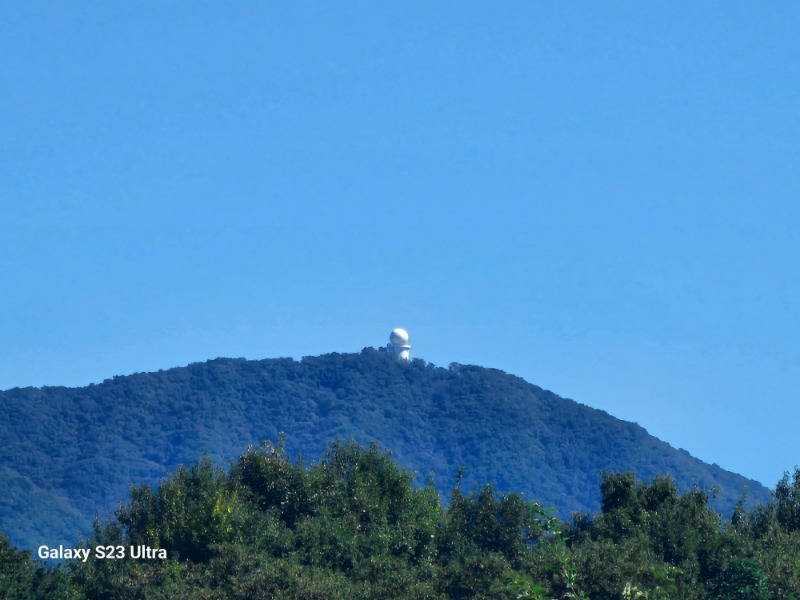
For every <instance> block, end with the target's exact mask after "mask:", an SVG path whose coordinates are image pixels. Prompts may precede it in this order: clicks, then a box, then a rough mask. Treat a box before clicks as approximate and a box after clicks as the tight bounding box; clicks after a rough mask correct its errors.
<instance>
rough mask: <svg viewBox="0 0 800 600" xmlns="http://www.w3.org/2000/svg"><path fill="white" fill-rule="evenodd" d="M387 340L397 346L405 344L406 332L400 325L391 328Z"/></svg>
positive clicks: (406, 339) (406, 341)
mask: <svg viewBox="0 0 800 600" xmlns="http://www.w3.org/2000/svg"><path fill="white" fill-rule="evenodd" d="M389 341H390V342H391V343H392V344H396V345H398V346H405V345H406V344H408V332H407V331H406V330H405V329H401V328H400V327H398V328H396V329H392V333H391V334H390V335H389Z"/></svg>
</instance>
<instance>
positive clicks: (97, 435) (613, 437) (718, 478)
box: [0, 348, 769, 548]
mask: <svg viewBox="0 0 800 600" xmlns="http://www.w3.org/2000/svg"><path fill="white" fill-rule="evenodd" d="M0 404H2V406H3V411H2V414H0V439H2V440H4V442H3V444H2V445H0V481H2V484H3V488H4V489H5V490H6V497H5V498H4V499H3V500H2V501H0V531H3V532H5V533H7V534H8V536H9V538H10V539H11V541H12V542H13V543H15V544H17V545H19V546H22V547H28V548H35V547H37V546H38V545H40V544H47V545H49V546H57V545H58V544H59V543H65V544H69V543H71V542H73V541H74V540H75V539H76V538H77V536H78V534H79V533H82V534H85V532H86V531H87V530H88V528H89V525H90V521H91V519H92V518H93V517H94V516H95V515H96V514H99V515H101V516H104V515H106V514H108V513H109V512H110V511H113V510H114V509H115V508H117V507H118V506H119V504H120V503H121V502H123V501H126V500H127V498H128V489H129V486H130V485H132V484H141V483H146V482H157V481H158V480H159V479H161V478H162V477H164V476H166V475H167V474H168V473H169V472H171V471H173V470H174V469H175V468H176V467H177V466H179V465H181V464H193V463H194V462H196V460H197V459H198V457H199V456H201V455H203V454H207V455H208V456H209V457H210V458H211V460H212V461H214V462H216V463H218V464H226V463H227V462H228V461H230V460H232V459H235V458H236V457H237V456H238V455H240V454H241V453H242V452H243V451H244V450H245V449H246V448H247V447H248V445H252V444H258V443H259V442H261V441H263V440H266V439H271V440H273V441H276V440H277V439H278V438H279V437H280V436H281V432H284V433H285V439H286V450H287V452H288V453H289V454H290V455H297V454H300V455H303V456H311V457H317V456H320V455H322V454H323V452H324V448H325V446H326V444H328V443H330V442H332V441H333V440H336V439H340V438H345V437H353V438H355V439H356V440H357V441H360V442H371V441H377V442H378V443H379V444H380V445H381V446H383V447H385V448H387V449H389V450H391V451H392V452H393V453H394V456H395V457H396V459H397V461H398V462H399V464H400V465H401V466H403V467H405V468H408V469H410V470H412V471H414V472H416V473H417V475H418V480H420V481H424V480H425V479H426V478H427V477H428V476H429V474H431V473H432V474H433V476H434V477H435V480H436V486H437V488H438V489H443V490H449V489H451V487H452V486H453V485H454V483H455V481H456V477H457V476H458V472H459V469H460V467H464V471H463V479H462V488H463V487H464V486H470V487H471V486H472V485H482V484H484V483H487V482H491V483H493V484H494V486H495V489H496V490H497V491H499V492H504V491H508V492H512V491H513V492H521V493H523V494H524V495H525V496H526V497H527V498H528V499H530V500H536V501H538V502H541V503H542V504H543V505H545V506H551V507H554V508H555V509H556V511H557V512H558V514H559V515H561V516H563V517H569V515H570V513H572V512H584V513H585V512H595V511H597V510H598V508H599V491H598V484H599V481H600V474H601V472H602V471H632V472H634V473H636V475H637V477H638V478H640V479H641V480H650V479H651V478H653V477H654V476H655V475H658V474H665V473H666V474H670V475H671V476H672V477H674V479H675V480H676V482H677V484H678V486H679V487H680V488H682V489H690V488H692V487H693V486H695V485H697V486H699V487H701V488H704V489H711V488H717V489H718V495H717V499H716V504H715V506H716V507H717V508H718V509H719V510H720V511H722V512H724V513H726V514H727V513H730V511H731V510H732V509H733V507H734V505H735V503H736V502H737V501H738V500H739V498H740V496H741V494H742V491H743V489H744V488H747V489H748V497H749V499H750V501H751V502H752V501H757V502H766V501H767V500H768V499H769V490H767V489H766V488H765V487H764V486H762V485H761V484H760V483H758V482H756V481H752V480H747V479H745V478H744V477H741V476H739V475H736V474H734V473H731V472H729V471H725V470H724V469H722V468H721V467H719V466H717V465H708V464H706V463H704V462H702V461H700V460H698V459H696V458H693V457H692V456H690V455H689V454H688V453H687V452H686V451H684V450H676V449H674V448H672V447H671V446H669V445H668V444H666V443H665V442H662V441H660V440H658V439H656V438H654V437H652V436H650V435H649V434H648V433H647V431H645V430H644V429H643V428H642V427H639V426H638V425H636V424H633V423H629V422H625V421H620V420H619V419H615V418H614V417H612V416H610V415H608V414H607V413H605V412H603V411H600V410H596V409H592V408H590V407H588V406H584V405H581V404H578V403H577V402H574V401H572V400H568V399H564V398H561V397H559V396H557V395H555V394H553V393H552V392H549V391H545V390H543V389H541V388H539V387H536V386H535V385H532V384H530V383H527V382H525V381H524V380H522V379H520V378H518V377H515V376H512V375H509V374H506V373H504V372H502V371H499V370H496V369H487V368H482V367H477V366H467V365H457V364H454V365H451V366H450V367H449V368H441V367H436V366H434V365H431V364H429V363H426V362H425V361H422V360H419V359H415V360H413V361H411V362H408V363H406V362H402V361H398V360H396V359H395V358H394V357H392V356H390V355H388V354H386V353H384V352H380V351H376V350H374V349H372V348H366V349H364V350H363V351H362V352H361V353H360V354H337V353H334V354H327V355H323V356H318V357H305V358H303V360H302V361H295V360H292V359H288V358H280V359H269V360H258V361H248V360H245V359H226V358H219V359H216V360H211V361H208V362H205V363H195V364H191V365H189V366H187V367H180V368H174V369H169V370H165V371H159V372H157V373H137V374H135V375H130V376H120V377H114V378H113V379H110V380H107V381H104V382H103V383H101V384H98V385H89V386H87V387H82V388H65V387H45V388H15V389H12V390H8V391H4V392H0Z"/></svg>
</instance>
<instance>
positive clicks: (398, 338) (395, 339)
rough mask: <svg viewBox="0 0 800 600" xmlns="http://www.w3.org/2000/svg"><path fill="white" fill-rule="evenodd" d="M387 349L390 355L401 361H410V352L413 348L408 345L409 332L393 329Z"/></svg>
mask: <svg viewBox="0 0 800 600" xmlns="http://www.w3.org/2000/svg"><path fill="white" fill-rule="evenodd" d="M386 349H387V350H388V351H389V353H390V354H394V355H395V356H397V357H398V358H400V359H401V360H408V352H409V350H411V346H410V345H409V343H408V332H407V331H406V330H405V329H401V328H400V327H397V328H396V329H392V333H390V334H389V343H388V344H387V345H386Z"/></svg>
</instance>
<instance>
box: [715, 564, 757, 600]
mask: <svg viewBox="0 0 800 600" xmlns="http://www.w3.org/2000/svg"><path fill="white" fill-rule="evenodd" d="M712 589H713V591H714V594H715V597H716V598H718V599H719V600H769V599H770V598H771V597H772V596H771V594H770V592H769V583H768V581H767V578H766V576H765V575H764V571H762V570H761V567H760V566H759V564H758V562H757V561H756V560H755V559H753V558H740V559H735V560H733V561H731V562H730V564H729V565H728V566H727V567H726V568H725V570H724V571H723V572H722V573H721V574H720V575H719V577H717V579H716V580H715V581H714V583H713V586H712Z"/></svg>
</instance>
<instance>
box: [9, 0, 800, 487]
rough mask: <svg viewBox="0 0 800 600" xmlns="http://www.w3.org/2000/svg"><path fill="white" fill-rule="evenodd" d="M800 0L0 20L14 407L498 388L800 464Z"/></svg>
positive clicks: (736, 454)
mask: <svg viewBox="0 0 800 600" xmlns="http://www.w3.org/2000/svg"><path fill="white" fill-rule="evenodd" d="M799 31H800V5H798V3H796V2H772V3H756V2H732V1H726V2H703V3H696V2H647V3H642V2H611V3H598V2H582V3H581V2H575V3H564V2H508V3H499V2H434V3H431V2H418V3H414V2H363V3H350V2H344V3H330V2H317V3H301V2H272V3H268V2H239V3H224V2H188V1H183V2H135V3H125V2H99V1H98V2H89V1H86V2H77V3H76V2H71V3H57V2H5V3H2V4H0V133H1V135H0V227H1V229H0V357H2V360H1V361H0V389H6V388H11V387H17V386H40V385H69V386H78V385H85V384H88V383H90V382H100V381H102V380H103V379H106V378H109V377H111V376H113V375H120V374H130V373H134V372H140V371H152V370H158V369H161V368H169V367H174V366H180V365H185V364H188V363H190V362H197V361H204V360H206V359H210V358H215V357H218V356H229V357H239V356H243V357H247V358H253V359H256V358H269V357H280V356H292V357H295V358H300V357H302V356H306V355H316V354H321V353H326V352H332V351H339V352H357V351H360V350H361V349H362V348H363V347H365V346H379V345H383V344H385V343H386V341H387V337H388V333H389V331H390V330H391V329H392V328H393V327H396V326H403V327H405V328H406V329H408V330H409V332H410V333H411V343H412V345H413V348H412V355H413V356H416V357H421V358H424V359H426V360H428V361H431V362H433V363H435V364H438V365H442V366H446V365H448V364H449V363H451V362H459V363H473V364H479V365H484V366H489V367H495V368H499V369H502V370H504V371H507V372H510V373H514V374H516V375H519V376H521V377H524V378H525V379H527V380H528V381H530V382H532V383H535V384H537V385H540V386H542V387H544V388H547V389H551V390H553V391H554V392H556V393H558V394H560V395H562V396H566V397H570V398H573V399H575V400H577V401H579V402H582V403H584V404H588V405H590V406H593V407H596V408H601V409H604V410H606V411H608V412H609V413H611V414H613V415H615V416H617V417H620V418H623V419H626V420H629V421H635V422H638V423H639V424H640V425H642V426H644V427H645V428H646V429H647V430H648V431H649V432H650V433H652V434H654V435H656V436H658V437H660V438H661V439H664V440H665V441H667V442H669V443H671V444H672V445H673V446H675V447H681V448H685V449H687V450H688V451H689V452H691V453H692V454H694V455H695V456H697V457H699V458H701V459H703V460H706V461H708V462H716V463H718V464H720V465H721V466H723V467H725V468H727V469H731V470H733V471H736V472H739V473H742V474H744V475H747V476H749V477H753V478H756V479H759V480H760V481H762V482H763V483H765V484H766V485H769V486H773V485H774V484H775V482H776V481H777V480H778V479H779V478H780V476H781V474H782V473H783V471H784V470H791V469H793V467H794V466H795V465H796V464H798V463H800V447H799V446H800V445H799V444H798V442H797V429H798V428H797V423H798V422H800V406H799V403H798V399H800V398H799V396H800V394H799V393H798V390H799V389H800V368H799V366H800V363H799V362H798V361H799V359H800V352H798V347H799V346H800V35H798V32H799Z"/></svg>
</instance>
